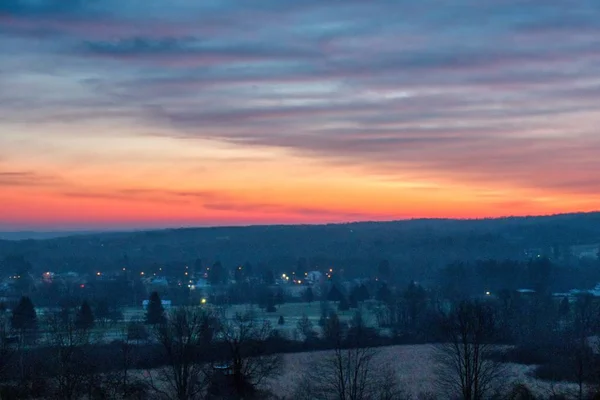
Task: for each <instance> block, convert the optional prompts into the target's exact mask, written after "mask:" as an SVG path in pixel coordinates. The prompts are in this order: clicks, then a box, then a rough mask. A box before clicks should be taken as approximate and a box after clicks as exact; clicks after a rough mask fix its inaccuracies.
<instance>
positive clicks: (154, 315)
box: [146, 292, 165, 325]
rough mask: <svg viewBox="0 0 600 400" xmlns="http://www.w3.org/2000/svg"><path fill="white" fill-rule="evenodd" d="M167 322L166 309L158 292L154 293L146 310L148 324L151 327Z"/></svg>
mask: <svg viewBox="0 0 600 400" xmlns="http://www.w3.org/2000/svg"><path fill="white" fill-rule="evenodd" d="M164 322H165V309H164V308H163V305H162V302H161V301H160V296H159V295H158V292H152V293H151V294H150V299H149V301H148V308H147V309H146V323H147V324H150V325H156V324H162V323H164Z"/></svg>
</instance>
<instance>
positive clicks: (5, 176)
mask: <svg viewBox="0 0 600 400" xmlns="http://www.w3.org/2000/svg"><path fill="white" fill-rule="evenodd" d="M58 182H59V179H58V178H57V177H54V176H51V175H44V174H39V173H37V172H33V171H0V187H9V188H10V187H40V186H52V185H55V184H57V183H58Z"/></svg>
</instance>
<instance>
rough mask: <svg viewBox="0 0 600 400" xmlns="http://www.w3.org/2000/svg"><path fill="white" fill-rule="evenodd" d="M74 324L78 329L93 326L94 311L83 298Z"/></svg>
mask: <svg viewBox="0 0 600 400" xmlns="http://www.w3.org/2000/svg"><path fill="white" fill-rule="evenodd" d="M75 326H76V327H77V328H78V329H90V328H92V327H93V326H94V313H93V312H92V307H90V303H88V302H87V300H84V301H83V303H81V307H80V308H79V311H78V312H77V317H76V318H75Z"/></svg>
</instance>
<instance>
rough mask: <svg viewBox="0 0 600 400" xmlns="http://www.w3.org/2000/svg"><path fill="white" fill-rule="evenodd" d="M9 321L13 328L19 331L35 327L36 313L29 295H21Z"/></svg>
mask: <svg viewBox="0 0 600 400" xmlns="http://www.w3.org/2000/svg"><path fill="white" fill-rule="evenodd" d="M10 322H11V325H12V327H13V329H16V330H20V331H24V330H35V329H36V328H37V314H36V312H35V307H34V306H33V303H32V302H31V299H30V298H29V297H26V296H25V297H21V300H20V301H19V304H18V305H17V306H16V307H15V308H14V310H13V313H12V318H11V321H10Z"/></svg>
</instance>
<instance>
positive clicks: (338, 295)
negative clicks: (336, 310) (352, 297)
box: [327, 285, 344, 301]
mask: <svg viewBox="0 0 600 400" xmlns="http://www.w3.org/2000/svg"><path fill="white" fill-rule="evenodd" d="M343 298H344V295H343V294H342V292H341V291H340V289H338V287H337V286H336V285H332V286H331V289H330V290H329V293H328V294H327V300H329V301H341V300H342V299H343Z"/></svg>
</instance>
